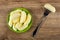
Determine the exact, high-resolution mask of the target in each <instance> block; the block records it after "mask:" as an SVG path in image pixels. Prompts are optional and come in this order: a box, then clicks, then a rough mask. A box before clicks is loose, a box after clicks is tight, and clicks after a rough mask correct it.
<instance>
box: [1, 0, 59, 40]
mask: <svg viewBox="0 0 60 40" xmlns="http://www.w3.org/2000/svg"><path fill="white" fill-rule="evenodd" d="M47 2H48V3H51V4H52V5H53V6H55V7H56V12H55V13H50V14H49V15H48V16H47V19H46V21H45V22H44V23H43V25H42V26H41V27H42V28H40V29H39V30H38V33H37V35H36V37H35V38H33V37H32V36H31V35H32V32H33V31H34V29H35V28H36V26H37V24H38V23H39V21H40V18H41V16H42V15H43V13H44V8H43V5H44V4H45V3H47ZM59 2H60V1H59V0H43V1H42V0H36V1H34V0H29V1H28V0H27V2H25V1H24V0H21V1H20V0H18V1H16V0H0V40H60V3H59ZM17 7H25V8H27V9H28V10H29V11H30V12H31V14H32V17H33V24H32V27H31V29H30V30H28V31H27V32H25V33H20V34H17V33H15V32H12V31H11V30H9V28H8V25H7V17H8V14H9V12H10V11H11V10H12V9H13V8H17Z"/></svg>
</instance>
